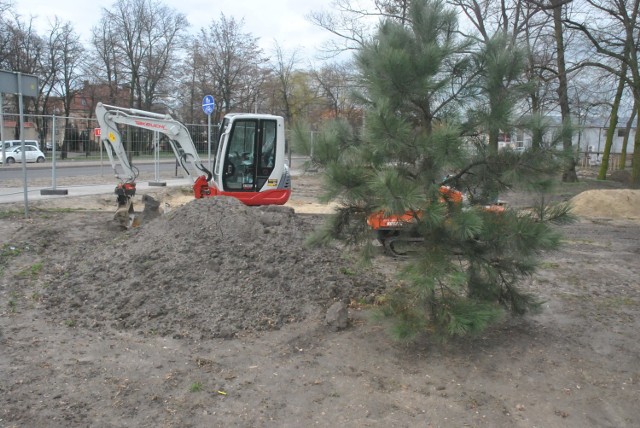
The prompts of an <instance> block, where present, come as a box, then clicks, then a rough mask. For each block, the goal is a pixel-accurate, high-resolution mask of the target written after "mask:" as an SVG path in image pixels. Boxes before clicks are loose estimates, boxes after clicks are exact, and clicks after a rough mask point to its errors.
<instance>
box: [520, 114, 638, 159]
mask: <svg viewBox="0 0 640 428" xmlns="http://www.w3.org/2000/svg"><path fill="white" fill-rule="evenodd" d="M547 119H548V121H549V123H548V127H549V130H548V131H547V133H546V135H545V137H544V138H545V140H546V142H547V143H548V142H550V141H551V138H552V133H553V132H556V131H557V130H558V129H559V127H560V124H561V122H562V121H561V119H560V118H559V117H556V116H549V117H548V118H547ZM628 120H629V118H621V119H620V120H619V121H618V127H617V128H616V132H615V134H614V136H613V142H612V145H611V153H620V152H621V151H622V144H623V141H624V136H625V133H626V123H627V121H628ZM578 123H579V122H578V121H577V119H576V120H575V121H574V124H573V126H574V127H575V130H574V132H573V146H574V148H575V150H576V151H577V152H592V153H600V154H602V152H603V151H604V146H605V142H606V139H607V130H608V129H609V119H608V118H592V119H589V120H588V121H587V122H586V123H583V124H578ZM635 134H636V128H635V127H632V128H631V129H630V131H629V143H628V144H627V153H633V140H634V138H635ZM510 141H512V143H513V146H514V147H524V148H528V147H531V135H530V134H529V133H527V132H526V131H524V130H514V131H513V132H512V134H511V139H510Z"/></svg>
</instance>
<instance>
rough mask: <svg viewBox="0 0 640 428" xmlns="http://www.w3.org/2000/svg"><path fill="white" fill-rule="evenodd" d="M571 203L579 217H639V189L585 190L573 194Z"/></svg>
mask: <svg viewBox="0 0 640 428" xmlns="http://www.w3.org/2000/svg"><path fill="white" fill-rule="evenodd" d="M571 205H572V206H573V210H572V212H573V213H574V214H576V215H578V216H581V217H591V218H612V219H634V220H635V219H640V190H630V189H615V190H614V189H612V190H587V191H585V192H582V193H580V194H578V195H576V196H574V197H573V198H572V199H571Z"/></svg>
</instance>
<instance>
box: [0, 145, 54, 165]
mask: <svg viewBox="0 0 640 428" xmlns="http://www.w3.org/2000/svg"><path fill="white" fill-rule="evenodd" d="M4 153H5V158H6V159H7V164H10V163H16V162H22V147H19V146H15V147H11V148H10V149H6V150H5V152H4ZM24 154H25V157H26V160H27V162H37V163H42V162H44V161H45V157H44V153H42V152H41V151H40V149H38V148H37V147H36V146H24ZM0 163H2V151H0Z"/></svg>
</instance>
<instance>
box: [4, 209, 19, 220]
mask: <svg viewBox="0 0 640 428" xmlns="http://www.w3.org/2000/svg"><path fill="white" fill-rule="evenodd" d="M20 214H21V213H20V211H5V210H2V211H0V219H9V218H14V217H16V216H18V215H20Z"/></svg>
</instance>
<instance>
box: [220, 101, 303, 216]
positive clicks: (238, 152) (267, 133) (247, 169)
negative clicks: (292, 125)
mask: <svg viewBox="0 0 640 428" xmlns="http://www.w3.org/2000/svg"><path fill="white" fill-rule="evenodd" d="M216 194H217V195H226V196H233V197H235V198H237V199H239V200H240V201H242V202H243V203H244V204H246V205H273V204H275V205H282V204H284V203H286V202H287V200H288V199H289V196H290V195H291V177H290V175H289V170H288V168H287V166H286V164H285V139H284V119H283V118H282V117H280V116H271V115H264V114H260V115H258V114H244V113H243V114H228V115H227V116H225V118H224V121H223V124H222V134H221V136H220V142H219V144H218V151H217V154H216V163H215V167H214V171H213V181H212V195H216Z"/></svg>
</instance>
